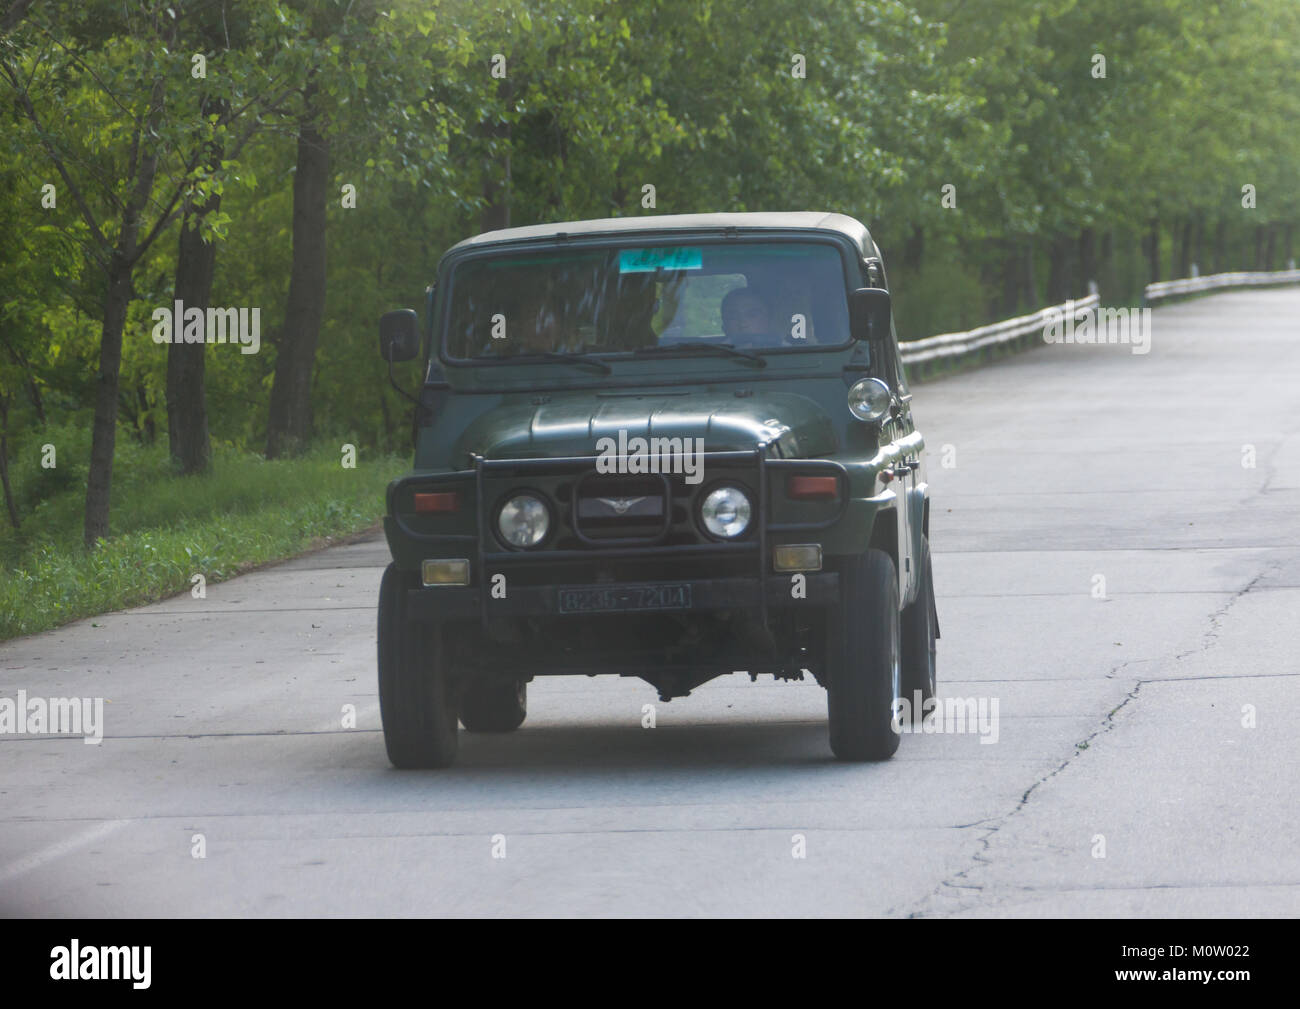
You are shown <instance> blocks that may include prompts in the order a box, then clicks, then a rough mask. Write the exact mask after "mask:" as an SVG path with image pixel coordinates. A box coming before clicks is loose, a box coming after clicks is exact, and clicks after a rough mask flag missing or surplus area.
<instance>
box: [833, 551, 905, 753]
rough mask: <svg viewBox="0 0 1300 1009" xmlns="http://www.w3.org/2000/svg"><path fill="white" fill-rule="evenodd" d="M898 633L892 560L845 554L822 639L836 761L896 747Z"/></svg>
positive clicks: (882, 554)
mask: <svg viewBox="0 0 1300 1009" xmlns="http://www.w3.org/2000/svg"><path fill="white" fill-rule="evenodd" d="M899 638H900V632H899V613H898V574H897V570H896V569H895V567H894V562H893V560H892V559H891V558H890V556H889V555H888V554H887V553H885V552H884V551H882V550H868V551H867V552H866V553H865V554H861V555H860V556H856V557H851V558H849V560H848V563H847V564H846V565H845V567H844V569H843V571H842V573H841V575H840V604H839V606H838V607H837V609H836V610H833V611H832V619H831V620H830V640H828V641H827V643H826V644H827V657H828V659H829V662H828V671H829V674H830V675H829V677H828V681H827V685H826V711H827V715H828V716H829V718H828V721H829V723H830V742H831V752H833V753H834V754H835V756H836V757H837V758H838V759H840V760H855V761H861V760H888V759H889V758H890V757H892V756H893V755H894V752H895V751H896V750H897V749H898V740H899V733H898V730H897V727H896V726H895V724H894V700H895V698H896V697H897V696H898V693H899V691H900V689H901V686H902V683H901V676H902V671H901V661H900V642H899Z"/></svg>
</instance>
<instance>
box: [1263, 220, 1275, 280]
mask: <svg viewBox="0 0 1300 1009" xmlns="http://www.w3.org/2000/svg"><path fill="white" fill-rule="evenodd" d="M1276 252H1277V225H1276V224H1270V225H1269V226H1268V239H1267V241H1266V242H1265V244H1264V269H1265V270H1268V271H1270V272H1271V271H1272V269H1273V254H1274V253H1276Z"/></svg>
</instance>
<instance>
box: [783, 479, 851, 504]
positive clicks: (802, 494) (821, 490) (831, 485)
mask: <svg viewBox="0 0 1300 1009" xmlns="http://www.w3.org/2000/svg"><path fill="white" fill-rule="evenodd" d="M785 492H786V493H787V494H788V495H789V496H790V497H792V498H795V499H797V500H800V501H816V500H823V499H826V498H835V497H838V496H839V492H840V482H839V479H838V478H837V477H833V476H792V477H790V479H789V481H788V482H787V483H786V485H785Z"/></svg>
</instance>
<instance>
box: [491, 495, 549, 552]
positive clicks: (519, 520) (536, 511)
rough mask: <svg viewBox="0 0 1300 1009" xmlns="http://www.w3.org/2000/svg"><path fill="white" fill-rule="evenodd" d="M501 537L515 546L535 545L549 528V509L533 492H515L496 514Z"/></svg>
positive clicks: (544, 536) (543, 537) (544, 537)
mask: <svg viewBox="0 0 1300 1009" xmlns="http://www.w3.org/2000/svg"><path fill="white" fill-rule="evenodd" d="M497 528H498V529H500V530H501V538H502V539H504V540H505V541H506V542H507V543H509V544H511V545H512V546H516V547H535V546H537V544H539V543H540V542H542V540H544V539H546V534H547V533H548V532H549V531H550V529H551V511H550V509H549V508H547V507H546V503H545V502H544V501H542V499H541V498H539V497H537V496H536V495H534V494H516V495H515V496H514V497H512V498H511V499H510V500H509V501H507V502H506V503H505V504H504V505H502V507H501V511H500V513H499V514H498V515H497Z"/></svg>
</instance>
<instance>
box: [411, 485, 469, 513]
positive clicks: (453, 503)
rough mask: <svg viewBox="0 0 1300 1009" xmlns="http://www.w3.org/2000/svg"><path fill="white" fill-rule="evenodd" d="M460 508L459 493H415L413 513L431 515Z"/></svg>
mask: <svg viewBox="0 0 1300 1009" xmlns="http://www.w3.org/2000/svg"><path fill="white" fill-rule="evenodd" d="M458 508H460V495H459V494H457V493H456V492H455V491H454V490H453V491H443V492H441V493H437V494H416V495H415V513H416V514H417V515H433V514H436V513H438V512H454V511H456V510H457V509H458Z"/></svg>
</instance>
